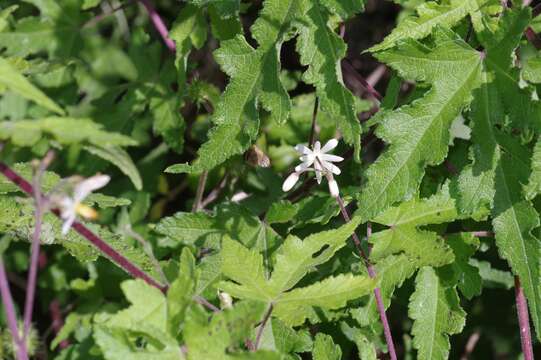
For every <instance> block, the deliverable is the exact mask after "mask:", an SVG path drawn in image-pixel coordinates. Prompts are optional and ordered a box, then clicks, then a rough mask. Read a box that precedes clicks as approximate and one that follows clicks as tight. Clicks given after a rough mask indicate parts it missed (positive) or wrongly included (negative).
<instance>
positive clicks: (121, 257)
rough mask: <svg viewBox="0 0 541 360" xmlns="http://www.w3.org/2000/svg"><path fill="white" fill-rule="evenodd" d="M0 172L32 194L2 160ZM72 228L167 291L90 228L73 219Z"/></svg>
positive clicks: (123, 265)
mask: <svg viewBox="0 0 541 360" xmlns="http://www.w3.org/2000/svg"><path fill="white" fill-rule="evenodd" d="M0 172H1V173H2V174H4V176H5V177H6V178H8V179H9V180H10V181H11V182H13V183H14V184H16V185H17V186H19V188H21V190H23V191H24V192H25V193H27V194H28V195H30V196H33V195H34V189H33V188H32V185H30V183H29V182H28V181H26V180H25V179H24V178H22V177H21V176H20V175H19V174H17V173H16V172H15V171H13V170H12V169H11V168H10V167H9V166H7V165H6V164H5V163H3V162H0ZM43 201H47V198H46V197H43ZM52 212H53V213H54V214H55V215H56V216H58V217H60V212H59V211H58V210H57V209H53V211H52ZM72 229H74V230H75V231H77V232H78V233H79V234H80V235H81V236H83V237H84V238H86V239H87V240H88V241H90V242H91V243H92V245H94V246H95V247H96V248H98V250H100V251H101V252H102V253H103V254H104V255H106V256H107V257H109V259H111V260H112V261H113V262H115V263H116V264H117V265H118V266H120V267H121V268H122V269H124V270H125V271H126V272H127V273H129V274H130V275H132V276H133V277H135V278H138V279H142V280H144V281H145V282H146V283H148V284H149V285H151V286H154V287H156V288H158V289H160V290H161V291H163V292H165V291H167V286H165V285H162V284H160V283H158V282H157V281H156V280H154V279H153V278H152V277H151V276H149V275H148V274H147V273H145V272H144V271H143V270H141V269H140V268H139V267H138V266H137V265H135V264H133V263H132V262H131V261H130V260H128V259H127V258H126V257H124V255H122V254H120V253H119V252H117V251H116V250H115V249H113V248H112V247H111V246H110V245H109V244H107V243H106V242H105V241H104V240H102V239H101V238H100V237H99V236H97V235H96V234H94V233H93V232H92V231H90V229H88V228H87V227H86V226H85V225H83V224H82V223H80V222H78V221H75V222H74V223H73V225H72Z"/></svg>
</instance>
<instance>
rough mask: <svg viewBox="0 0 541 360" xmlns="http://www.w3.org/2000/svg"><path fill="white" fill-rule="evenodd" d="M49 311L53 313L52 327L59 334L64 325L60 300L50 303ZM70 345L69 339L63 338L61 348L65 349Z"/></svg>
mask: <svg viewBox="0 0 541 360" xmlns="http://www.w3.org/2000/svg"><path fill="white" fill-rule="evenodd" d="M49 312H50V313H51V319H52V320H53V322H52V324H51V325H52V327H53V330H54V333H55V334H56V335H58V333H59V332H60V330H61V329H62V326H64V320H63V319H62V312H61V311H60V302H59V301H58V300H57V299H55V300H53V301H51V303H50V304H49ZM68 346H69V341H68V340H62V341H61V342H60V344H59V347H60V349H65V348H67V347H68Z"/></svg>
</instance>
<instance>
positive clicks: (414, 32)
mask: <svg viewBox="0 0 541 360" xmlns="http://www.w3.org/2000/svg"><path fill="white" fill-rule="evenodd" d="M489 2H490V1H487V0H451V1H446V2H441V3H437V2H435V1H427V2H424V3H421V5H419V6H418V7H417V9H416V12H417V14H416V15H411V16H408V17H406V18H405V19H403V20H402V21H400V23H399V24H398V26H397V27H395V28H394V29H393V31H392V32H391V33H390V34H389V35H387V36H386V37H385V39H383V41H382V42H381V43H379V44H377V45H375V46H373V47H371V48H370V49H369V51H372V52H376V51H382V50H385V49H388V48H391V47H393V46H396V45H397V44H398V43H399V42H400V41H401V40H405V39H422V38H424V37H426V36H428V35H429V34H430V33H432V31H433V30H434V29H435V28H436V27H438V26H442V27H446V28H451V27H453V26H454V25H456V24H458V22H459V21H460V20H462V19H463V18H465V17H466V16H468V15H470V16H471V17H472V19H473V20H474V21H473V23H474V25H477V26H476V27H479V28H480V27H481V25H480V24H479V23H480V21H479V20H478V19H479V17H480V16H481V10H482V9H483V7H484V8H485V9H484V11H486V8H487V5H488V4H487V3H489ZM476 20H477V21H476ZM478 24H479V25H478ZM476 30H477V29H476Z"/></svg>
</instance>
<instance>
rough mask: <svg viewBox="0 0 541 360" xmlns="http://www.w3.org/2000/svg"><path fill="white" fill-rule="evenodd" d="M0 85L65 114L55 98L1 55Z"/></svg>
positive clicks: (53, 110)
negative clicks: (33, 83) (29, 79)
mask: <svg viewBox="0 0 541 360" xmlns="http://www.w3.org/2000/svg"><path fill="white" fill-rule="evenodd" d="M0 86H5V87H6V88H8V89H9V90H11V91H13V92H15V93H17V94H18V95H20V96H22V97H25V98H27V99H28V100H32V101H34V102H35V103H36V104H39V105H41V106H43V107H44V108H46V109H48V110H50V111H52V112H55V113H57V114H60V115H64V110H62V108H61V107H60V106H58V105H57V104H56V103H55V102H54V101H53V100H51V99H50V98H49V97H48V96H47V95H45V94H44V93H43V92H42V91H41V90H40V89H38V88H37V87H35V86H34V85H32V83H30V81H28V80H27V79H26V78H25V77H24V76H23V75H21V74H20V73H19V72H18V71H17V70H16V69H15V68H14V67H13V66H11V64H10V63H9V62H8V61H7V60H5V59H3V58H1V57H0Z"/></svg>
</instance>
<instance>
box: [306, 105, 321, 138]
mask: <svg viewBox="0 0 541 360" xmlns="http://www.w3.org/2000/svg"><path fill="white" fill-rule="evenodd" d="M318 109H319V98H318V97H317V96H316V99H315V101H314V110H313V111H312V127H311V128H310V138H309V140H308V145H310V147H311V148H313V147H314V140H315V137H316V119H317V111H318Z"/></svg>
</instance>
